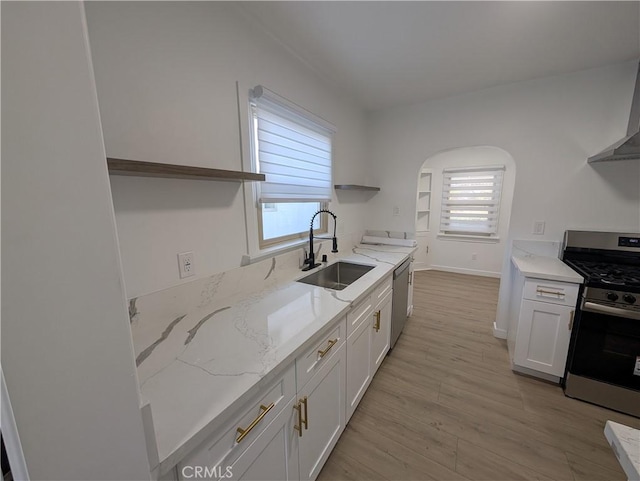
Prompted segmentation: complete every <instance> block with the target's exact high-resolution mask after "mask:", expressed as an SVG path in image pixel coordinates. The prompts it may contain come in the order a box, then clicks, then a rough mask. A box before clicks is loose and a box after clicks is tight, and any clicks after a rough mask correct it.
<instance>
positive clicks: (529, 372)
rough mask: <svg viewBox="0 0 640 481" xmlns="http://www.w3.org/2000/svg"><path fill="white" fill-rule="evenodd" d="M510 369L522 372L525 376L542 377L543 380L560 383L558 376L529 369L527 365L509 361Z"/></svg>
mask: <svg viewBox="0 0 640 481" xmlns="http://www.w3.org/2000/svg"><path fill="white" fill-rule="evenodd" d="M511 370H512V371H514V372H518V373H520V374H524V375H526V376H530V377H537V378H538V379H544V380H545V381H549V382H552V383H554V384H560V381H561V378H559V377H558V376H553V375H552V374H547V373H546V372H540V371H535V370H533V369H529V368H528V367H523V366H518V365H516V364H513V363H511Z"/></svg>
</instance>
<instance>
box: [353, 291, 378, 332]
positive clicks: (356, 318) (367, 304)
mask: <svg viewBox="0 0 640 481" xmlns="http://www.w3.org/2000/svg"><path fill="white" fill-rule="evenodd" d="M373 296H374V294H371V295H368V296H367V297H366V298H365V299H364V300H363V301H361V302H360V303H359V304H357V305H356V307H354V308H352V309H351V310H350V311H349V313H348V314H347V337H348V336H350V335H351V333H352V332H354V331H355V330H356V329H358V327H359V326H360V324H362V323H363V322H364V321H365V319H368V318H369V314H370V313H371V310H372V309H373V302H371V299H372V298H373Z"/></svg>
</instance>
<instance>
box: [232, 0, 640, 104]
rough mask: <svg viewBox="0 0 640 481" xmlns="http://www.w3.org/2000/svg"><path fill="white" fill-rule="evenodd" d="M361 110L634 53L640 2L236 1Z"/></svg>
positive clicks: (638, 52)
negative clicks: (352, 100)
mask: <svg viewBox="0 0 640 481" xmlns="http://www.w3.org/2000/svg"><path fill="white" fill-rule="evenodd" d="M238 5H239V7H238V8H240V9H241V10H242V11H243V12H244V13H245V14H248V15H250V16H251V17H252V18H253V19H254V20H255V21H256V22H258V23H259V24H260V25H261V26H262V28H264V29H265V30H266V31H267V32H268V33H270V34H271V35H272V36H274V37H275V38H276V39H277V40H279V41H280V42H281V43H282V44H283V45H284V46H286V47H287V48H288V49H289V50H291V51H292V52H293V53H295V54H296V55H297V56H298V57H299V58H301V59H302V60H304V61H305V62H306V63H307V64H308V65H309V66H310V67H311V68H313V69H314V70H315V71H316V72H317V73H318V74H320V75H322V76H323V77H325V79H327V80H329V81H331V82H332V83H334V84H336V85H337V86H338V87H340V88H342V89H344V90H346V91H347V92H349V93H351V95H353V96H354V97H355V98H356V99H357V100H358V101H359V102H360V103H361V104H362V105H363V107H365V108H366V109H368V110H378V109H384V108H388V107H393V106H396V105H406V104H411V103H415V102H421V101H427V100H431V99H436V98H443V97H447V96H451V95H455V94H459V93H463V92H470V91H474V90H479V89H483V88H487V87H491V86H495V85H501V84H506V83H511V82H518V81H522V80H528V79H532V78H537V77H544V76H548V75H555V74H561V73H567V72H573V71H577V70H583V69H588V68H594V67H599V66H603V65H609V64H614V63H619V62H624V61H628V60H633V59H636V58H639V57H640V8H639V5H640V2H636V1H634V2H611V1H602V2H573V1H569V2H557V1H554V2H551V1H540V2H521V1H514V2H484V1H472V2H424V1H422V2H400V1H385V2H367V1H357V2H347V1H338V2H324V1H285V2H270V1H258V2H242V3H239V4H238Z"/></svg>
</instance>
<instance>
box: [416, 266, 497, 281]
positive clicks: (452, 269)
mask: <svg viewBox="0 0 640 481" xmlns="http://www.w3.org/2000/svg"><path fill="white" fill-rule="evenodd" d="M414 270H418V269H415V268H414ZM422 270H425V269H422ZM426 270H434V271H444V272H453V273H455V274H467V275H470V276H482V277H494V278H496V279H500V273H499V272H492V271H481V270H477V269H465V268H462V267H448V266H436V265H432V266H431V267H430V268H428V269H426Z"/></svg>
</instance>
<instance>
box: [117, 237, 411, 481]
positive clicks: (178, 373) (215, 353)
mask: <svg viewBox="0 0 640 481" xmlns="http://www.w3.org/2000/svg"><path fill="white" fill-rule="evenodd" d="M414 250H415V248H410V247H395V246H372V245H360V246H356V247H354V248H353V249H352V250H351V252H348V253H347V254H346V255H345V254H344V253H340V254H338V255H337V256H334V255H332V254H329V258H330V261H329V263H331V262H332V261H335V260H336V259H338V258H339V259H340V260H348V261H352V262H357V263H361V264H368V265H373V266H375V268H374V269H372V270H371V271H369V272H367V273H366V274H365V275H364V276H363V277H361V278H360V279H358V280H357V281H355V282H354V283H353V284H351V285H350V286H348V287H347V288H345V289H344V290H341V291H334V290H330V289H326V288H321V287H315V286H312V285H307V284H303V283H299V282H295V280H297V279H299V278H301V277H304V276H305V275H307V274H308V273H305V272H301V271H300V269H299V267H298V262H299V258H298V257H299V254H298V253H297V252H296V253H291V255H283V256H280V257H278V258H274V259H269V260H266V261H262V262H259V263H257V264H254V265H250V266H246V267H242V268H238V269H234V270H232V271H228V272H225V273H221V274H218V275H215V276H212V277H209V278H206V279H200V280H197V281H194V282H191V283H187V284H182V285H179V286H176V287H172V288H170V289H166V290H163V291H159V292H156V293H153V294H149V295H146V296H142V297H139V298H137V299H131V300H130V301H129V314H130V317H131V330H132V335H133V340H134V349H135V353H136V364H137V366H138V381H139V383H140V390H141V394H142V398H143V402H145V403H146V402H149V403H150V405H151V412H152V416H153V425H154V430H155V437H156V444H157V448H158V457H159V466H157V468H158V469H159V471H160V473H165V472H166V471H168V470H169V469H170V468H171V467H173V466H174V465H175V464H177V463H178V462H179V461H180V460H181V459H182V458H184V456H185V455H187V454H188V453H189V452H190V451H192V450H193V449H194V448H196V447H197V446H198V445H199V444H201V443H202V442H203V441H204V440H205V439H206V438H207V437H209V436H211V434H212V433H214V432H215V430H216V429H218V428H220V426H221V424H222V423H223V421H226V419H224V418H225V417H226V416H228V415H231V414H232V413H233V412H234V411H235V410H236V409H238V408H239V407H240V404H241V403H243V402H245V401H248V400H249V399H250V398H251V397H252V396H254V395H255V394H257V393H258V392H259V390H260V389H261V388H262V386H264V385H265V384H267V383H269V382H271V380H273V379H274V378H275V377H276V376H277V375H279V374H280V373H281V372H282V371H283V370H284V369H285V368H286V367H287V366H288V365H290V363H291V362H292V361H293V360H294V359H295V357H296V356H297V355H299V354H300V353H302V352H303V351H304V350H305V349H307V348H308V345H309V343H310V342H315V339H314V336H316V335H319V334H320V331H321V330H322V329H323V328H324V327H325V326H327V325H328V324H329V323H331V322H332V321H333V320H337V319H338V318H339V316H341V315H343V314H345V313H346V312H347V311H348V310H349V309H350V307H351V305H352V303H353V302H355V301H357V300H358V299H359V298H361V297H362V296H363V295H364V294H365V293H366V292H368V291H370V290H371V289H372V288H373V287H374V286H375V285H377V284H378V283H379V282H380V281H381V280H382V279H383V278H384V277H386V276H387V275H388V274H389V273H391V272H392V271H393V269H394V268H395V267H397V266H399V265H400V264H401V263H402V262H403V261H404V260H405V259H406V258H407V256H408V255H410V254H411V253H413V252H414ZM318 257H320V256H318ZM320 268H321V267H320ZM152 469H155V467H153V466H152Z"/></svg>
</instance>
